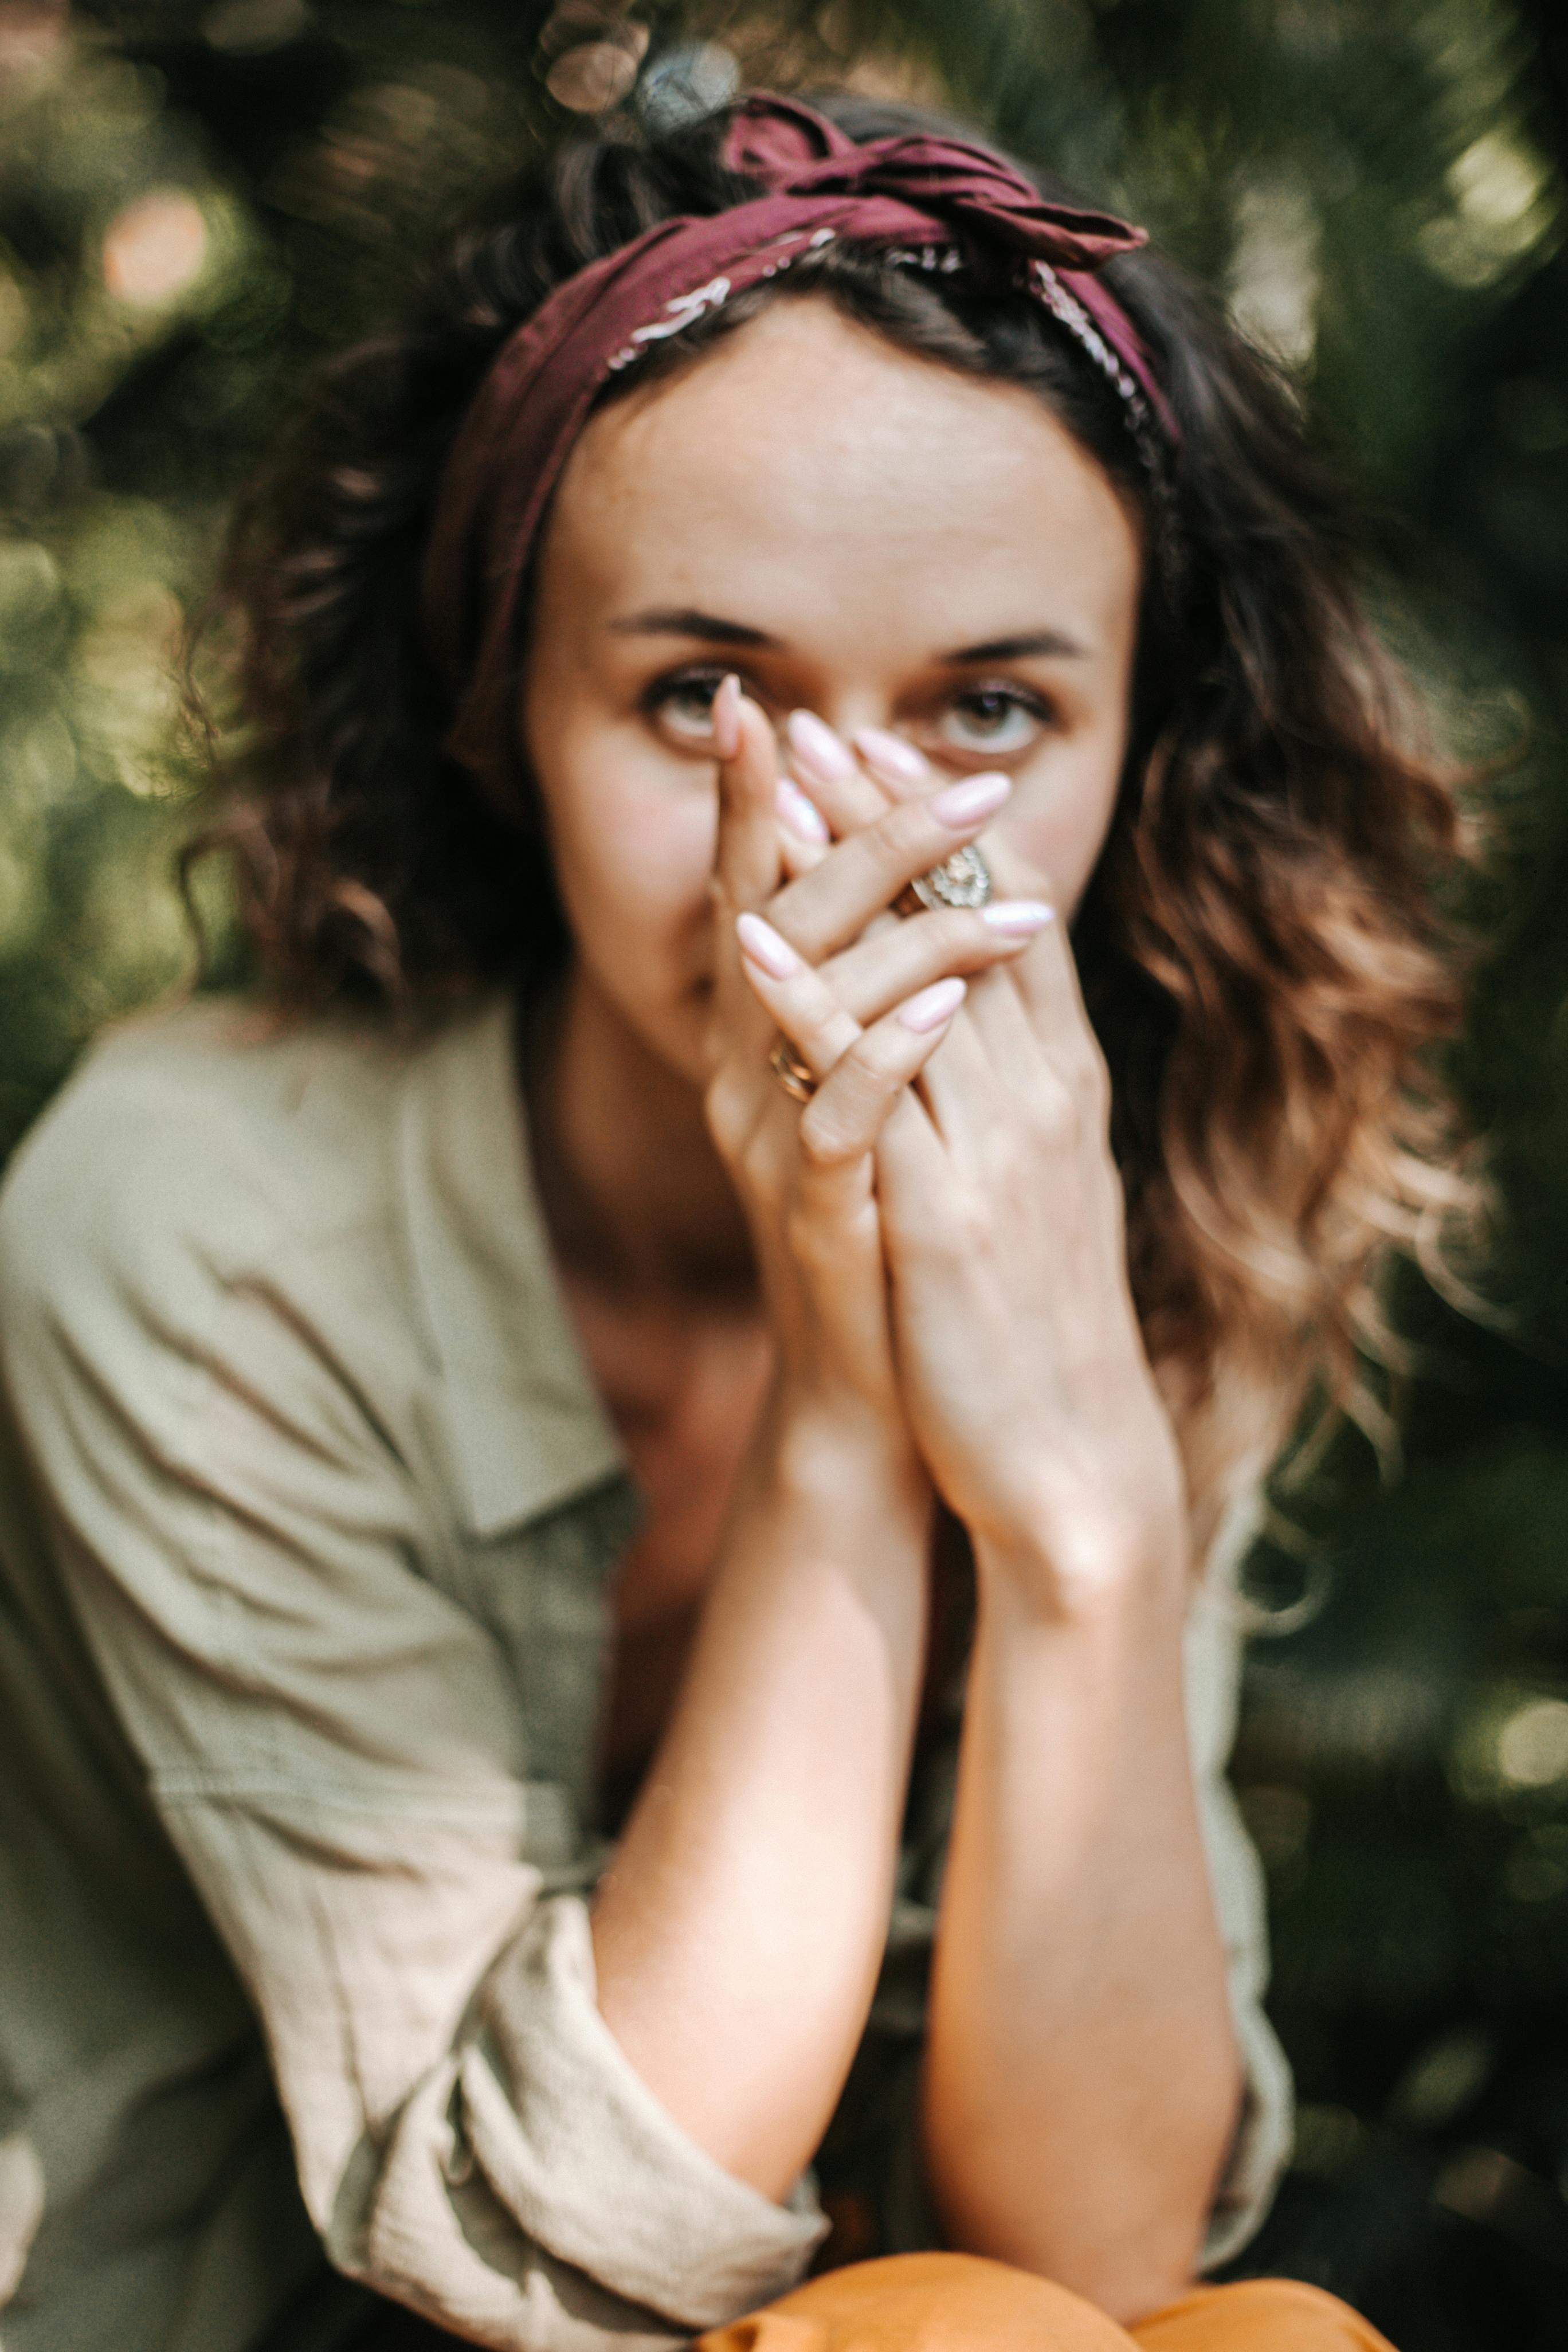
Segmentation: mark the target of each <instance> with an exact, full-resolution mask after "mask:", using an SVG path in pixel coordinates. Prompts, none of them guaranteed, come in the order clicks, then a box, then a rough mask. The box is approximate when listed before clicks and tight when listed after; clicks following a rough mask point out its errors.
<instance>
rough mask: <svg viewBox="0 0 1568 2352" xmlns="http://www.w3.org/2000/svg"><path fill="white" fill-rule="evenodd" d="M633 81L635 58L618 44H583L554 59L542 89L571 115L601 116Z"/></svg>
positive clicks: (618, 102)
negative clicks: (567, 109) (571, 113)
mask: <svg viewBox="0 0 1568 2352" xmlns="http://www.w3.org/2000/svg"><path fill="white" fill-rule="evenodd" d="M636 80H637V58H635V57H634V56H633V54H632V52H631V50H630V49H628V48H625V47H622V45H621V43H620V42H619V41H586V42H584V45H583V47H581V48H577V49H568V50H567V51H566V52H565V54H564V56H563V57H559V58H556V60H555V63H554V64H553V65H552V67H551V68H550V72H549V74H548V75H547V77H546V79H545V84H544V87H545V89H547V90H548V91H549V92H550V95H551V97H552V99H553V100H555V103H556V105H557V106H564V107H568V108H569V109H570V110H571V111H572V112H573V113H574V114H603V113H605V111H606V110H608V109H609V108H610V107H612V106H618V105H619V104H620V102H621V100H622V99H623V98H625V97H626V93H627V91H628V90H629V89H631V88H632V87H633V85H634V83H635V82H636Z"/></svg>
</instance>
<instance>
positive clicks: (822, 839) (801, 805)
mask: <svg viewBox="0 0 1568 2352" xmlns="http://www.w3.org/2000/svg"><path fill="white" fill-rule="evenodd" d="M778 810H779V820H780V822H781V824H787V825H788V827H789V829H790V831H791V833H793V834H795V835H798V836H799V838H800V839H801V840H802V841H815V842H818V843H826V842H829V841H831V840H832V838H833V835H831V834H830V833H829V832H828V830H827V827H826V824H825V823H824V821H823V818H822V814H821V812H820V811H819V810H818V809H816V808H814V807H813V805H812V803H811V802H810V801H808V800H807V799H806V797H805V793H803V792H802V791H801V789H800V786H799V785H798V784H795V783H792V782H790V779H789V778H788V777H787V776H781V777H780V778H779V795H778Z"/></svg>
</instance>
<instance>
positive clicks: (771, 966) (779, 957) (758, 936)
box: [735, 915, 918, 1001]
mask: <svg viewBox="0 0 1568 2352" xmlns="http://www.w3.org/2000/svg"><path fill="white" fill-rule="evenodd" d="M735 936H736V938H737V939H738V940H740V942H741V953H742V955H744V956H749V957H750V958H751V960H752V962H753V963H754V964H759V965H761V967H762V969H763V971H765V972H766V973H767V975H768V977H769V979H770V980H793V979H794V978H795V973H796V972H797V971H800V970H801V968H802V967H801V961H800V958H799V957H798V956H797V955H796V953H795V950H794V949H793V948H792V947H791V945H790V943H789V941H788V940H786V939H783V938H781V937H780V935H779V933H778V932H777V931H775V930H774V929H773V925H772V924H771V923H764V922H763V919H762V917H761V915H737V916H736V918H735ZM917 1001H918V1000H917Z"/></svg>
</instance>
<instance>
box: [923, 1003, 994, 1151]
mask: <svg viewBox="0 0 1568 2352" xmlns="http://www.w3.org/2000/svg"><path fill="white" fill-rule="evenodd" d="M921 1100H922V1101H923V1102H924V1104H925V1107H926V1109H927V1110H928V1112H929V1113H930V1115H931V1124H932V1126H933V1127H934V1128H935V1129H936V1131H937V1133H938V1134H939V1135H940V1136H941V1138H942V1141H943V1143H944V1144H945V1145H946V1147H947V1150H948V1151H949V1153H950V1155H951V1157H952V1160H953V1161H954V1163H955V1164H956V1165H957V1166H959V1167H962V1168H974V1167H978V1166H979V1164H980V1161H981V1159H982V1157H983V1154H984V1143H985V1138H986V1134H987V1131H988V1128H989V1125H990V1123H991V1121H992V1120H994V1118H997V1117H998V1116H999V1114H1000V1111H1001V1108H1002V1107H1001V1105H1000V1104H999V1103H998V1100H997V1082H996V1073H995V1071H994V1068H993V1066H992V1062H991V1056H990V1055H989V1054H987V1052H986V1050H985V1047H984V1044H983V1042H982V1040H981V1037H980V1034H979V1033H978V1031H977V1030H976V1028H975V1026H974V1024H973V1021H972V1020H971V1019H970V1018H969V1015H968V1012H967V1010H966V1011H965V1013H964V1016H963V1019H962V1020H961V1021H955V1022H954V1023H953V1024H952V1029H951V1030H950V1032H949V1033H948V1037H947V1042H946V1045H944V1047H943V1049H942V1054H941V1055H939V1056H938V1057H937V1058H936V1059H934V1060H933V1061H931V1063H930V1065H929V1066H927V1068H926V1069H925V1070H924V1071H923V1072H922V1074H921Z"/></svg>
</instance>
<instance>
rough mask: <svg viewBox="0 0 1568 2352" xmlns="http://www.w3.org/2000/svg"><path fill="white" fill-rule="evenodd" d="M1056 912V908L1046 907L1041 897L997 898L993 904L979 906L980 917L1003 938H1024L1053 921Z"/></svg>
mask: <svg viewBox="0 0 1568 2352" xmlns="http://www.w3.org/2000/svg"><path fill="white" fill-rule="evenodd" d="M1056 914H1057V910H1056V908H1054V907H1047V904H1046V902H1045V900H1044V899H1043V898H998V899H997V900H996V902H995V904H994V906H991V907H983V908H981V910H980V919H981V921H982V922H984V923H989V924H990V926H991V929H993V930H994V931H1000V932H1001V934H1002V936H1003V938H1004V939H1005V940H1026V939H1027V938H1028V937H1029V936H1030V934H1031V933H1032V932H1034V931H1043V930H1044V929H1045V928H1046V925H1047V923H1051V922H1054V921H1055V920H1056Z"/></svg>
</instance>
